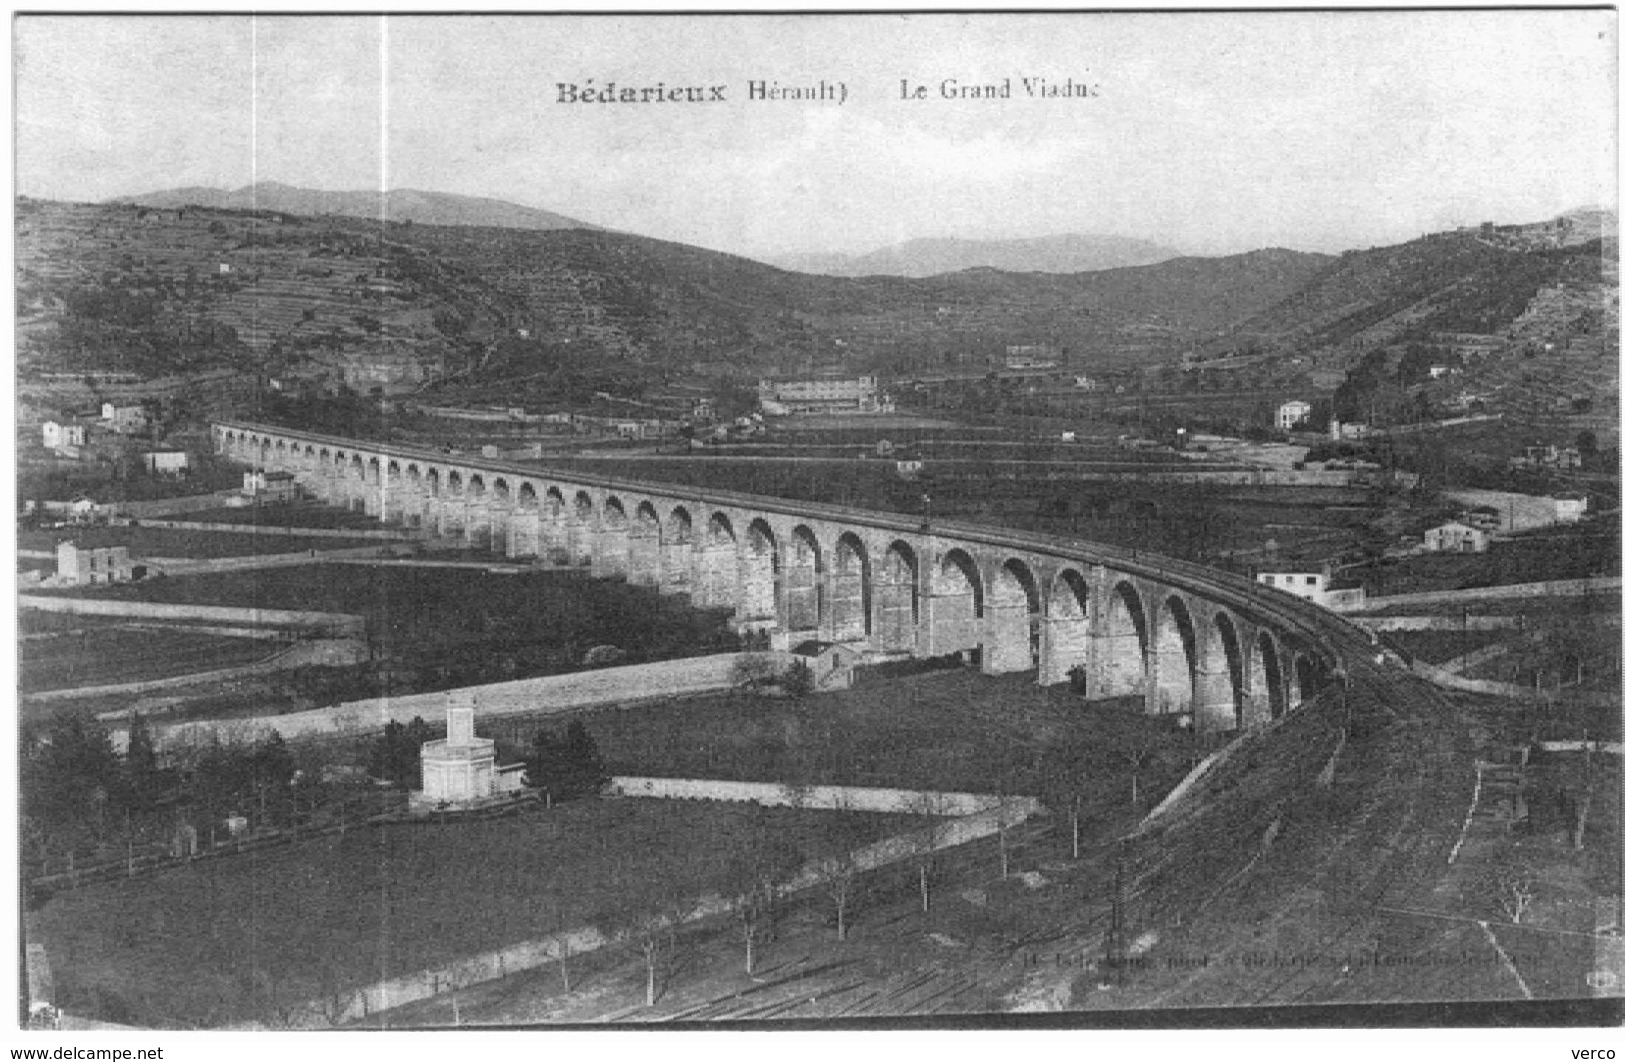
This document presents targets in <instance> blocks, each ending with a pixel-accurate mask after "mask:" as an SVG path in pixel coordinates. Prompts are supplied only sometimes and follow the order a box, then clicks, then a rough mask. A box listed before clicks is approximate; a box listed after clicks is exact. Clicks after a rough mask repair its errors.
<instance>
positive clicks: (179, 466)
mask: <svg viewBox="0 0 1625 1062" xmlns="http://www.w3.org/2000/svg"><path fill="white" fill-rule="evenodd" d="M141 463H142V464H144V465H146V466H147V471H148V472H162V473H164V474H166V475H171V476H175V475H179V474H180V473H182V472H185V471H186V470H187V469H188V468H190V467H191V458H190V457H189V456H188V455H187V453H186V451H185V450H152V451H150V452H148V453H144V454H142V455H141Z"/></svg>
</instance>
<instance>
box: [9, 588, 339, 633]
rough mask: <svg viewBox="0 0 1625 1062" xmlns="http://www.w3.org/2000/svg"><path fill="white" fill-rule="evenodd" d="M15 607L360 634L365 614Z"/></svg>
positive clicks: (23, 599) (68, 601)
mask: <svg viewBox="0 0 1625 1062" xmlns="http://www.w3.org/2000/svg"><path fill="white" fill-rule="evenodd" d="M17 607H18V608H25V609H27V608H32V609H38V610H39V611H41V612H67V613H71V614H73V615H76V616H131V617H135V618H139V619H174V620H199V621H202V622H205V623H245V624H248V625H250V626H254V627H308V628H315V629H317V630H322V631H328V632H331V633H334V634H360V633H362V632H363V631H365V630H366V625H367V620H366V617H364V616H356V615H351V614H350V613H346V612H301V611H297V610H293V609H278V608H234V607H232V606H228V605H176V604H167V603H164V602H158V601H110V600H107V599H105V598H93V597H67V596H61V597H59V596H56V595H54V594H53V595H50V596H46V595H43V594H19V595H18V596H17Z"/></svg>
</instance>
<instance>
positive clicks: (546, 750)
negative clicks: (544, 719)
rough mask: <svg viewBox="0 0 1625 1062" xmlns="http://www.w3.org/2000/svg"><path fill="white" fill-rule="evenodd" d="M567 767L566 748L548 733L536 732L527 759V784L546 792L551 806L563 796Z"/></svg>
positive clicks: (543, 731) (544, 731)
mask: <svg viewBox="0 0 1625 1062" xmlns="http://www.w3.org/2000/svg"><path fill="white" fill-rule="evenodd" d="M565 765H566V755H565V750H564V746H563V745H561V744H559V742H558V741H556V740H555V739H554V737H553V735H552V734H551V733H549V732H548V731H546V730H538V731H536V736H535V737H534V738H532V739H531V742H530V752H529V754H528V755H527V756H526V757H525V784H526V785H528V786H530V787H531V788H532V789H540V790H542V791H543V792H545V793H546V794H547V802H548V804H549V806H551V805H552V803H553V800H554V798H555V797H562V796H563V782H564V774H565Z"/></svg>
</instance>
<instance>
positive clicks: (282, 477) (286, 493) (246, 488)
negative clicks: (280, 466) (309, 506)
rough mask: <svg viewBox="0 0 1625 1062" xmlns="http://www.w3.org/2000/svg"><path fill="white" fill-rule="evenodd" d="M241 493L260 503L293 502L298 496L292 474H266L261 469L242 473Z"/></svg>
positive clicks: (297, 489)
mask: <svg viewBox="0 0 1625 1062" xmlns="http://www.w3.org/2000/svg"><path fill="white" fill-rule="evenodd" d="M243 493H244V494H246V495H248V496H249V497H250V498H254V499H256V500H258V501H262V502H285V501H293V500H294V499H295V498H297V497H298V496H299V488H298V487H297V486H296V485H295V484H294V480H293V473H292V472H267V471H265V469H263V468H257V469H254V470H253V471H252V472H244V473H243Z"/></svg>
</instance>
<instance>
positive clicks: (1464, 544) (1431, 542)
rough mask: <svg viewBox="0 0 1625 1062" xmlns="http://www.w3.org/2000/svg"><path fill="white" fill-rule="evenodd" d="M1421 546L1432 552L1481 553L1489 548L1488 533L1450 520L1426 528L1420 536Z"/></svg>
mask: <svg viewBox="0 0 1625 1062" xmlns="http://www.w3.org/2000/svg"><path fill="white" fill-rule="evenodd" d="M1422 548H1424V549H1426V550H1428V551H1429V552H1432V553H1483V552H1484V551H1485V550H1487V549H1489V548H1490V533H1489V532H1488V531H1485V530H1484V529H1483V528H1480V527H1472V526H1470V525H1468V524H1464V523H1461V522H1459V521H1456V520H1451V521H1450V522H1449V523H1444V524H1440V525H1439V526H1438V527H1430V528H1428V530H1427V532H1426V533H1425V534H1423V536H1422Z"/></svg>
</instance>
